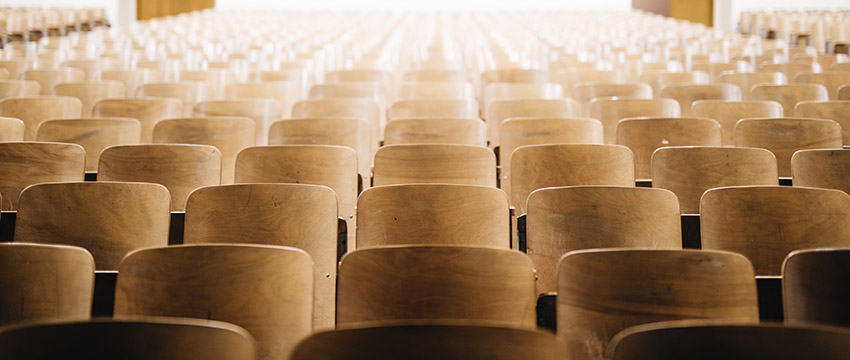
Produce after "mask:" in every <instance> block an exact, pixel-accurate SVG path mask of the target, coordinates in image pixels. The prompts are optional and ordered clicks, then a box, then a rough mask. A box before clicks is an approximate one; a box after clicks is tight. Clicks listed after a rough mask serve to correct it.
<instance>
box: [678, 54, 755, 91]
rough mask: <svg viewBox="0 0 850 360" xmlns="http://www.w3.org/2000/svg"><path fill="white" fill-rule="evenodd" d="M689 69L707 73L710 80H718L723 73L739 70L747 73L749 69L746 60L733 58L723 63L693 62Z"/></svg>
mask: <svg viewBox="0 0 850 360" xmlns="http://www.w3.org/2000/svg"><path fill="white" fill-rule="evenodd" d="M691 71H702V72H704V73H706V74H708V78H709V79H711V81H712V82H715V81H718V80H720V76H721V74H723V73H729V72H739V73H747V72H749V71H750V64H749V63H748V62H746V61H741V60H733V61H730V62H725V63H716V62H694V63H693V64H692V65H691ZM742 90H743V89H742Z"/></svg>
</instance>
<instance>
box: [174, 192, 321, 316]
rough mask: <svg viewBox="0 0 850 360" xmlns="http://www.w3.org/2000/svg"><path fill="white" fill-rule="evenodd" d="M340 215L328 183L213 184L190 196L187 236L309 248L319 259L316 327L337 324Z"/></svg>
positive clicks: (192, 239)
mask: <svg viewBox="0 0 850 360" xmlns="http://www.w3.org/2000/svg"><path fill="white" fill-rule="evenodd" d="M237 208H238V209H239V210H238V211H234V209H237ZM337 218H338V210H337V199H336V195H335V194H334V192H333V190H331V189H330V188H328V187H325V186H318V185H306V184H238V185H225V186H209V187H204V188H200V189H198V190H196V191H195V192H193V193H192V195H191V196H189V201H188V203H187V204H186V225H185V230H184V236H183V241H184V243H185V244H208V243H229V244H234V243H235V244H265V245H281V246H291V247H295V248H299V249H302V250H304V251H306V252H307V254H309V255H310V257H311V258H312V259H313V261H315V266H314V267H313V270H314V275H313V277H312V278H313V279H314V281H315V285H314V291H315V293H314V296H315V299H314V307H313V312H312V314H313V315H312V316H313V320H312V323H313V328H316V329H327V328H331V329H332V328H333V327H334V304H335V303H336V293H335V289H336V288H335V286H336V265H337Z"/></svg>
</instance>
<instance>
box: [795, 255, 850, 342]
mask: <svg viewBox="0 0 850 360" xmlns="http://www.w3.org/2000/svg"><path fill="white" fill-rule="evenodd" d="M848 264H850V250H848V249H846V248H845V249H837V248H833V249H816V250H799V251H794V252H791V254H789V255H788V257H787V258H785V263H784V264H783V266H782V300H783V304H784V310H785V311H784V313H785V322H786V323H788V324H804V323H822V324H829V325H837V326H845V327H846V326H848V324H850V309H848V308H847V302H848V301H849V300H850V289H848V288H847V287H846V286H842V284H843V283H844V281H845V280H846V279H847V278H848V276H850V266H848Z"/></svg>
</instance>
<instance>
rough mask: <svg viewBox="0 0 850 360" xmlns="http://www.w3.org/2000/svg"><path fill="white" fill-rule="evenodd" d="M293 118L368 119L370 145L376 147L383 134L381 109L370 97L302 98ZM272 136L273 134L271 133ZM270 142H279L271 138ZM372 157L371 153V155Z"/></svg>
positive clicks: (294, 109) (293, 112) (272, 143)
mask: <svg viewBox="0 0 850 360" xmlns="http://www.w3.org/2000/svg"><path fill="white" fill-rule="evenodd" d="M292 118H293V119H323V118H353V119H358V120H363V121H366V123H367V124H369V127H368V128H369V129H371V132H370V133H371V135H370V136H371V140H370V143H369V145H370V146H371V147H372V148H374V147H376V144H377V143H378V140H379V139H380V136H381V133H380V131H381V126H382V125H383V124H381V118H382V117H381V110H380V107H379V105H378V103H377V102H375V101H374V100H368V99H315V100H302V101H299V102H297V103H295V105H293V106H292ZM269 132H270V133H271V130H269ZM269 135H270V136H272V135H271V134H269ZM269 144H271V145H274V144H278V143H275V142H273V141H272V139H269ZM370 158H371V155H370Z"/></svg>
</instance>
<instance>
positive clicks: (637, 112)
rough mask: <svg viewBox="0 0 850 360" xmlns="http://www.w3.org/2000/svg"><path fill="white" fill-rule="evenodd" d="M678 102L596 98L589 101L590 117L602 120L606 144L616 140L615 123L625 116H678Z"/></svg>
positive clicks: (669, 100) (613, 142)
mask: <svg viewBox="0 0 850 360" xmlns="http://www.w3.org/2000/svg"><path fill="white" fill-rule="evenodd" d="M680 115H681V110H680V108H679V103H678V102H677V101H676V100H673V99H628V98H623V99H619V98H611V99H606V98H597V99H595V100H592V101H591V102H590V117H591V118H593V119H597V120H599V121H601V122H602V129H603V131H604V132H605V134H604V140H605V143H606V144H615V143H616V142H617V135H616V131H617V123H618V122H619V121H620V120H622V119H625V118H633V117H644V116H657V117H671V118H673V117H679V116H680Z"/></svg>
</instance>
